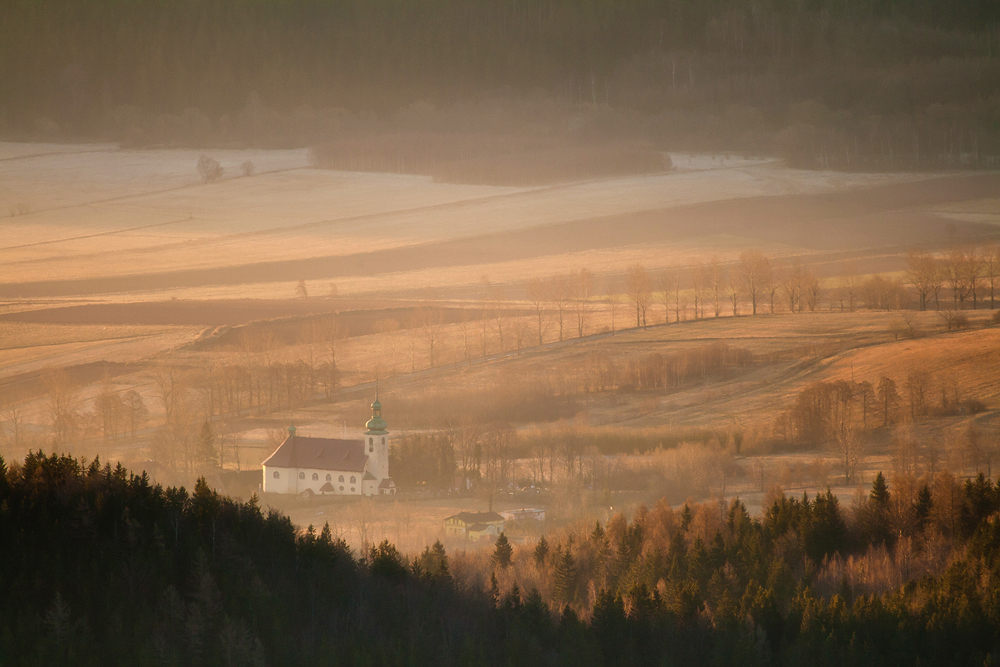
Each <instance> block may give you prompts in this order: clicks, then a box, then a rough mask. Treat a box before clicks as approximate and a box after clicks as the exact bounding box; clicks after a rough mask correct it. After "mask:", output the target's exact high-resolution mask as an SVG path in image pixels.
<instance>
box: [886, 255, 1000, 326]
mask: <svg viewBox="0 0 1000 667" xmlns="http://www.w3.org/2000/svg"><path fill="white" fill-rule="evenodd" d="M906 267H907V268H906V277H907V280H908V281H909V283H910V284H911V285H913V289H914V290H915V291H916V293H917V297H918V298H919V301H920V310H927V308H928V306H929V305H930V304H931V302H933V303H934V307H935V308H936V309H937V310H941V293H942V292H944V293H945V299H946V300H947V299H948V297H949V296H950V297H951V308H953V309H955V310H963V309H965V308H968V307H971V308H972V310H976V309H978V308H979V304H980V302H985V301H986V297H987V294H988V295H989V304H990V305H989V307H990V309H991V310H993V309H995V308H996V287H997V283H998V279H1000V245H997V244H996V243H989V244H985V245H979V246H975V245H973V246H967V247H964V248H962V247H959V248H952V249H951V250H948V251H947V252H944V253H940V254H932V253H928V252H922V251H919V250H911V251H910V252H909V254H908V255H907V257H906Z"/></svg>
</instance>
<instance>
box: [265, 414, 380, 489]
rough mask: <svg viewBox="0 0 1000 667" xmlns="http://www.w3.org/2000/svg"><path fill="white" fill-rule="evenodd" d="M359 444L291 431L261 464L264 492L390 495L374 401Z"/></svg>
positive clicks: (378, 416)
mask: <svg viewBox="0 0 1000 667" xmlns="http://www.w3.org/2000/svg"><path fill="white" fill-rule="evenodd" d="M365 427H366V429H367V430H365V437H364V438H363V439H360V440H340V439H334V438H310V437H305V436H301V435H297V434H296V432H295V427H294V426H292V427H290V428H289V429H288V437H287V438H285V441H284V442H282V443H281V445H280V446H279V447H278V448H277V449H276V450H274V453H273V454H271V456H269V457H268V458H267V459H266V460H265V461H264V463H263V464H262V466H263V468H264V492H265V493H286V494H304V495H314V494H315V495H346V496H351V495H354V496H391V495H395V493H396V485H395V484H394V483H393V481H392V478H391V477H389V443H388V438H389V431H388V424H386V423H385V420H383V419H382V404H381V403H379V401H378V397H377V396H376V398H375V402H374V403H372V418H371V419H370V420H368V423H367V424H365Z"/></svg>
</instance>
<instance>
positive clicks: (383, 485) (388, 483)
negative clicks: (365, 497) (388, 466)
mask: <svg viewBox="0 0 1000 667" xmlns="http://www.w3.org/2000/svg"><path fill="white" fill-rule="evenodd" d="M378 488H380V489H393V488H396V483H395V482H393V481H392V479H390V478H389V477H386V478H385V479H383V480H382V481H381V482H379V483H378Z"/></svg>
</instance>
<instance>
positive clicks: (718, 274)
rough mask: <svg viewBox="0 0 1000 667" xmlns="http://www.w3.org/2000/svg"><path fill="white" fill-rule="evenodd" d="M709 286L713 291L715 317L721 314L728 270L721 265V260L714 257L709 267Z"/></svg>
mask: <svg viewBox="0 0 1000 667" xmlns="http://www.w3.org/2000/svg"><path fill="white" fill-rule="evenodd" d="M708 278H709V284H710V285H711V289H712V308H713V312H714V313H715V316H716V317H718V316H719V313H720V312H721V304H722V292H723V290H724V289H725V288H726V270H725V269H724V268H722V267H721V266H720V265H719V258H718V257H712V262H711V264H709V267H708Z"/></svg>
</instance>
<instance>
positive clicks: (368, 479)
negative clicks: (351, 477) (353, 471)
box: [361, 470, 378, 482]
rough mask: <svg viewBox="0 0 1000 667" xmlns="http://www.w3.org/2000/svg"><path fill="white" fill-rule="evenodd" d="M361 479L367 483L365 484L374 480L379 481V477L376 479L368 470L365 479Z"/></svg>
mask: <svg viewBox="0 0 1000 667" xmlns="http://www.w3.org/2000/svg"><path fill="white" fill-rule="evenodd" d="M361 479H362V481H365V482H370V481H372V480H374V479H378V478H377V477H375V475H373V474H371V473H370V472H368V471H367V470H366V471H365V476H364V477H362V478H361Z"/></svg>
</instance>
